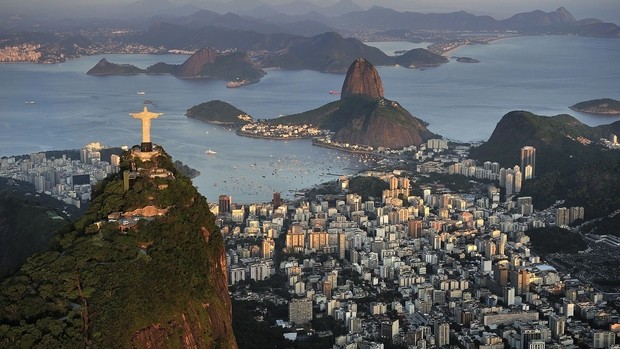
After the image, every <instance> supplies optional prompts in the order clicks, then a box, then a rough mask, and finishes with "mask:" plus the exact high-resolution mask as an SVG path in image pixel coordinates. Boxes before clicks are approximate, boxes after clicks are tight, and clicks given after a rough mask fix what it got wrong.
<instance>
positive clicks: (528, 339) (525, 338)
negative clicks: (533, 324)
mask: <svg viewBox="0 0 620 349" xmlns="http://www.w3.org/2000/svg"><path fill="white" fill-rule="evenodd" d="M541 338H542V333H541V332H540V329H537V328H528V327H525V328H521V348H523V349H529V348H530V343H532V342H535V341H538V340H540V339H541ZM543 344H544V342H543ZM536 348H537V347H536ZM532 349H534V348H532Z"/></svg>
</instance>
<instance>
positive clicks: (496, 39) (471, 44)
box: [441, 35, 522, 58]
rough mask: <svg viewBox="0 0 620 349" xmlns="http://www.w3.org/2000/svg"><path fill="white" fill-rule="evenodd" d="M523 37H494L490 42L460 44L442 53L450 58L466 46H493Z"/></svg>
mask: <svg viewBox="0 0 620 349" xmlns="http://www.w3.org/2000/svg"><path fill="white" fill-rule="evenodd" d="M520 36H522V35H510V36H501V37H493V38H489V39H488V40H485V41H484V42H476V43H463V44H459V45H457V46H455V47H453V48H451V49H449V50H447V51H444V52H442V53H441V55H442V56H444V57H446V58H450V56H451V55H452V54H454V52H456V51H458V50H460V49H461V48H463V47H466V46H473V45H486V44H491V43H494V42H497V41H500V40H505V39H512V38H517V37H520Z"/></svg>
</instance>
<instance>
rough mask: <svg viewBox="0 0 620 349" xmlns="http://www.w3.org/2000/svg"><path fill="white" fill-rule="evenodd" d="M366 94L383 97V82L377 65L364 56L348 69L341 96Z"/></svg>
mask: <svg viewBox="0 0 620 349" xmlns="http://www.w3.org/2000/svg"><path fill="white" fill-rule="evenodd" d="M356 94H357V95H364V96H368V97H371V98H374V99H380V98H382V97H383V83H381V77H379V73H377V70H376V69H375V67H374V66H373V65H372V64H371V63H370V62H368V61H367V60H366V59H364V58H358V59H356V60H355V61H354V62H353V63H352V64H351V65H350V66H349V70H348V71H347V76H346V77H345V78H344V83H343V84H342V92H341V95H340V96H341V98H343V99H344V98H347V97H350V96H352V95H356Z"/></svg>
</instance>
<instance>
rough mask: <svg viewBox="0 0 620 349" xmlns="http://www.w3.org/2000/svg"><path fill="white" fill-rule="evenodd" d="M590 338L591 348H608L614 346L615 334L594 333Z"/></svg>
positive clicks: (605, 332)
mask: <svg viewBox="0 0 620 349" xmlns="http://www.w3.org/2000/svg"><path fill="white" fill-rule="evenodd" d="M592 337H593V338H592V348H610V347H611V346H612V345H614V344H616V334H615V333H614V332H612V331H595V332H594V335H593V336H592Z"/></svg>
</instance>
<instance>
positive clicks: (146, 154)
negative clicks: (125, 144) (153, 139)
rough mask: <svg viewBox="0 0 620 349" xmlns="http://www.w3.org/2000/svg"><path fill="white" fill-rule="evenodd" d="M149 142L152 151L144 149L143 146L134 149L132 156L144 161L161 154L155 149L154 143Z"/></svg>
mask: <svg viewBox="0 0 620 349" xmlns="http://www.w3.org/2000/svg"><path fill="white" fill-rule="evenodd" d="M149 144H150V145H151V151H144V148H143V147H142V146H141V147H140V150H132V151H131V156H132V157H138V158H139V159H140V160H142V161H151V159H152V158H153V157H155V156H157V155H159V151H157V150H153V144H152V143H149ZM142 145H144V143H142Z"/></svg>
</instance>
